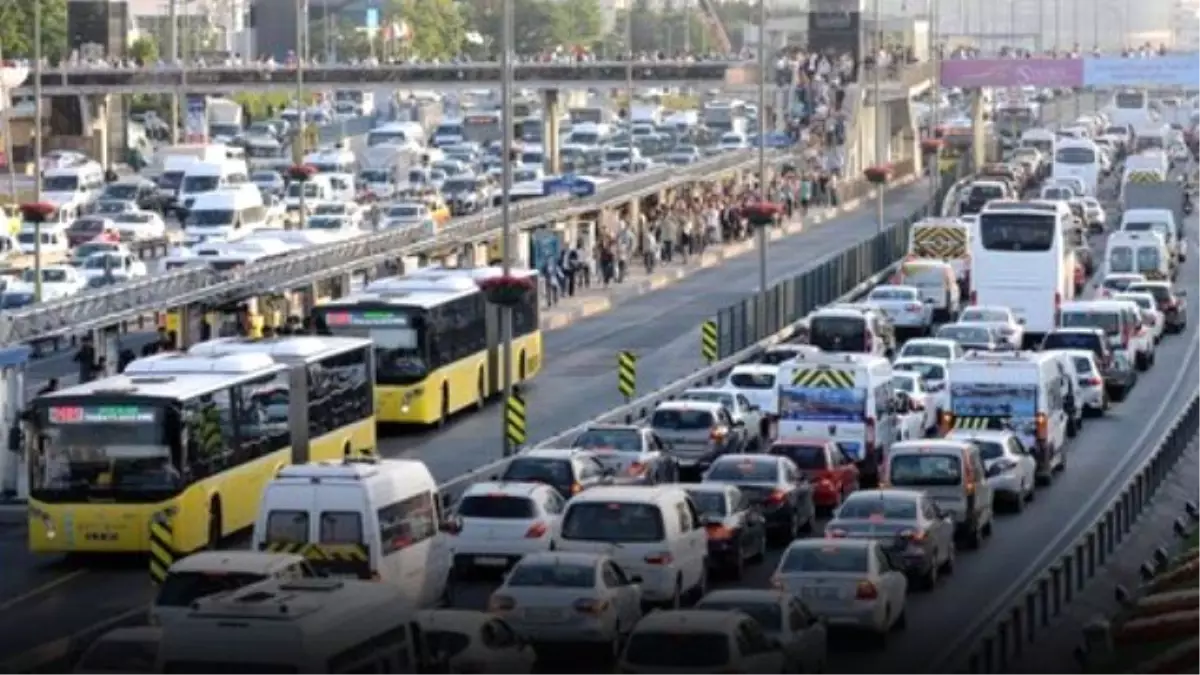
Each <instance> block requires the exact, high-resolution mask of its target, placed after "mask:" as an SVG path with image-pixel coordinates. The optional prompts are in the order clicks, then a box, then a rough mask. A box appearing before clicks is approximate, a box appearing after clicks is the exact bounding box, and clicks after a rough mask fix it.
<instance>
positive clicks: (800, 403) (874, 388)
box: [776, 352, 897, 484]
mask: <svg viewBox="0 0 1200 675" xmlns="http://www.w3.org/2000/svg"><path fill="white" fill-rule="evenodd" d="M776 379H777V381H778V382H779V422H778V424H777V433H778V436H777V437H778V438H779V439H780V440H785V439H787V438H809V439H811V438H828V439H830V440H832V441H834V442H835V443H837V445H838V447H839V448H841V450H842V452H843V453H845V455H846V456H847V457H849V458H851V459H852V460H854V462H855V463H856V464H857V465H858V467H859V471H860V472H861V475H862V479H863V482H864V484H874V481H875V480H876V478H877V477H878V473H879V462H880V461H881V460H882V459H883V456H884V454H886V453H887V449H888V447H889V446H890V445H891V443H892V440H893V439H894V438H895V437H896V424H897V421H896V415H895V411H894V410H893V406H892V364H891V363H890V362H889V361H888V360H887V359H886V358H884V357H882V356H873V355H870V354H827V353H824V352H817V353H813V354H805V353H801V354H798V355H797V356H796V358H795V359H793V360H791V361H785V362H784V363H782V364H780V366H779V375H778V377H777V378H776Z"/></svg>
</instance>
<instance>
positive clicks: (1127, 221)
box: [1118, 209, 1187, 260]
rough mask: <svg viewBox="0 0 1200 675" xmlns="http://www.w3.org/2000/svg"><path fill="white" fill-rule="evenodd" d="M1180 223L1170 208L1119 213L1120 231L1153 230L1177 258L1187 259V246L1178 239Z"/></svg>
mask: <svg viewBox="0 0 1200 675" xmlns="http://www.w3.org/2000/svg"><path fill="white" fill-rule="evenodd" d="M1181 226H1182V223H1178V222H1175V212H1174V211H1172V210H1171V209H1127V210H1125V211H1124V212H1123V213H1121V226H1120V227H1119V228H1118V229H1119V230H1120V231H1121V232H1154V233H1156V234H1158V236H1160V237H1162V239H1163V241H1164V242H1166V244H1167V249H1168V250H1169V251H1171V253H1173V254H1174V255H1175V256H1176V257H1177V258H1178V259H1179V260H1187V247H1186V245H1185V244H1184V243H1183V242H1182V241H1180V235H1181V234H1182V229H1181Z"/></svg>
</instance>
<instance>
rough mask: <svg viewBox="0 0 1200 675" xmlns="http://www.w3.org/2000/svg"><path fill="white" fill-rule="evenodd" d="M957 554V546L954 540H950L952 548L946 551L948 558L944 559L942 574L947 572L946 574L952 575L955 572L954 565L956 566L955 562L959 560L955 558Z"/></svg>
mask: <svg viewBox="0 0 1200 675" xmlns="http://www.w3.org/2000/svg"><path fill="white" fill-rule="evenodd" d="M956 556H957V547H956V546H955V545H954V542H953V541H951V542H950V550H949V551H946V559H945V560H943V561H942V574H945V575H946V576H950V575H951V574H954V566H955V562H957V561H956V560H955V558H956Z"/></svg>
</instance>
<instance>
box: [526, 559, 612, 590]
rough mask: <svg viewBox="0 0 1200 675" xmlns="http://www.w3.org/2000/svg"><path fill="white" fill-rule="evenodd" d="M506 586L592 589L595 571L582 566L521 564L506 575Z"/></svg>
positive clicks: (594, 583)
mask: <svg viewBox="0 0 1200 675" xmlns="http://www.w3.org/2000/svg"><path fill="white" fill-rule="evenodd" d="M507 585H509V586H524V587H527V588H530V587H532V588H593V587H595V585H596V570H595V569H593V568H591V567H584V566H583V565H564V564H562V563H557V564H554V565H543V564H541V563H534V564H532V565H530V564H521V565H517V566H516V567H514V568H513V571H512V572H511V573H510V574H509V575H508V581H507Z"/></svg>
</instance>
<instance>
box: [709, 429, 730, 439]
mask: <svg viewBox="0 0 1200 675" xmlns="http://www.w3.org/2000/svg"><path fill="white" fill-rule="evenodd" d="M728 435H729V430H728V429H726V428H725V427H713V430H712V431H710V432H708V437H709V438H710V439H712V440H714V441H723V440H725V437H726V436H728Z"/></svg>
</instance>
